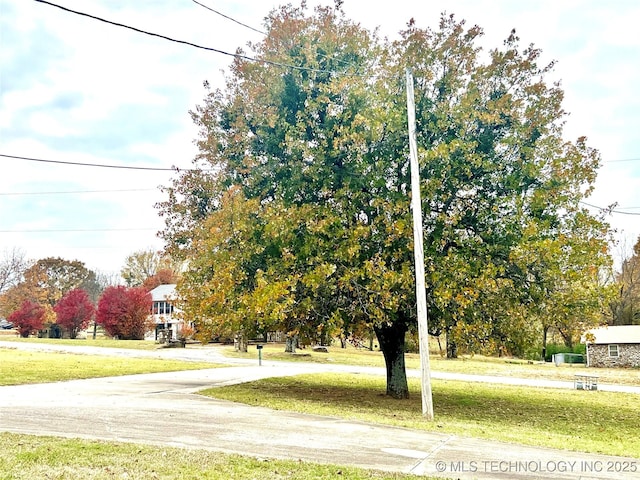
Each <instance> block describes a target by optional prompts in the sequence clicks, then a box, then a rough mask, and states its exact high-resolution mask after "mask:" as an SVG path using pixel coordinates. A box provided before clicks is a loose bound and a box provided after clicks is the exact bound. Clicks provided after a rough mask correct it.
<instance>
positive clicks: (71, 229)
mask: <svg viewBox="0 0 640 480" xmlns="http://www.w3.org/2000/svg"><path fill="white" fill-rule="evenodd" d="M151 230H155V231H157V230H158V229H157V228H51V229H46V228H45V229H40V228H34V229H24V230H0V233H67V232H69V233H70V232H138V231H151Z"/></svg>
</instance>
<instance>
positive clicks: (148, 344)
mask: <svg viewBox="0 0 640 480" xmlns="http://www.w3.org/2000/svg"><path fill="white" fill-rule="evenodd" d="M0 340H2V341H3V342H18V343H44V344H53V345H73V346H89V347H109V348H127V349H133V350H156V349H157V348H158V344H157V343H156V342H154V341H153V340H113V339H111V338H100V337H99V338H96V339H95V340H94V339H92V338H86V339H85V338H76V339H73V340H72V339H69V338H36V337H29V338H22V337H18V336H17V335H0Z"/></svg>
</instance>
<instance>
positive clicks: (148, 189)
mask: <svg viewBox="0 0 640 480" xmlns="http://www.w3.org/2000/svg"><path fill="white" fill-rule="evenodd" d="M157 190H158V189H157V188H118V189H113V190H66V191H56V192H46V191H45V192H0V196H7V197H8V196H20V195H66V194H84V193H126V192H153V191H157Z"/></svg>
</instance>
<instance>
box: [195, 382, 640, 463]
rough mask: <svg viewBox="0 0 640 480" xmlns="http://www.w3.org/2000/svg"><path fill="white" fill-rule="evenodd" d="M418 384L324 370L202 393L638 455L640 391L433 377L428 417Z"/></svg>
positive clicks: (287, 407)
mask: <svg viewBox="0 0 640 480" xmlns="http://www.w3.org/2000/svg"><path fill="white" fill-rule="evenodd" d="M419 387H420V386H419V383H418V382H417V381H410V391H411V397H410V398H409V399H407V400H395V399H392V398H390V397H388V396H386V395H385V394H384V392H385V380H384V379H383V378H380V377H373V376H365V375H336V374H323V375H301V376H295V377H286V378H270V379H265V380H260V381H256V382H251V383H247V384H242V385H234V386H230V387H224V388H221V389H211V390H208V391H206V392H203V393H204V394H205V395H210V396H212V397H216V398H224V399H227V400H232V401H238V402H243V403H247V404H252V405H261V406H264V407H268V408H274V409H280V410H293V411H298V412H302V413H317V414H322V415H332V416H337V417H343V418H348V419H358V420H365V421H374V422H379V423H387V424H391V425H398V426H404V427H409V428H421V429H428V430H440V431H450V432H452V433H459V434H467V435H471V436H480V437H486V438H495V439H501V440H506V441H514V442H519V443H528V444H533V445H544V446H550V447H554V448H567V449H571V450H583V451H593V452H603V453H610V454H617V455H631V456H636V457H640V442H638V440H640V438H639V432H638V428H637V419H638V415H639V414H640V402H639V401H638V400H639V398H638V396H637V395H633V394H620V393H610V392H587V391H576V390H561V389H544V388H527V387H520V386H508V385H493V384H481V383H468V382H458V381H437V380H435V381H433V404H434V411H435V415H436V421H435V422H428V421H426V420H425V419H424V418H423V417H422V415H421V398H420V390H419Z"/></svg>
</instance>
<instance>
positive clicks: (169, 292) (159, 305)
mask: <svg viewBox="0 0 640 480" xmlns="http://www.w3.org/2000/svg"><path fill="white" fill-rule="evenodd" d="M149 293H151V299H152V300H153V307H152V310H151V316H152V317H153V321H154V323H155V329H154V330H152V331H150V332H148V333H147V335H146V336H145V337H146V339H147V340H158V339H159V338H160V339H163V338H164V335H166V333H165V332H171V337H170V338H169V339H170V340H171V339H173V340H176V339H177V338H178V333H180V330H181V329H182V324H183V323H184V322H183V321H182V320H181V319H179V318H176V317H175V316H174V313H177V311H176V310H175V308H174V306H173V300H174V299H175V293H176V285H175V284H170V285H159V286H157V287H156V288H154V289H153V290H151V292H149Z"/></svg>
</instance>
